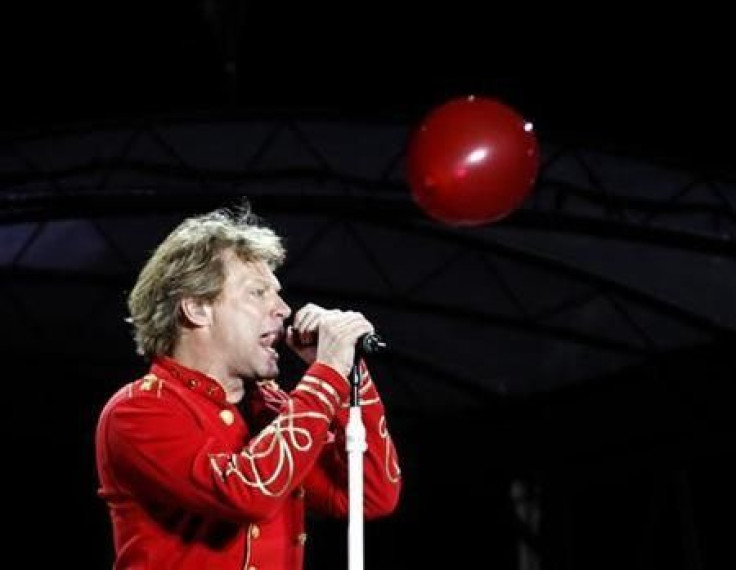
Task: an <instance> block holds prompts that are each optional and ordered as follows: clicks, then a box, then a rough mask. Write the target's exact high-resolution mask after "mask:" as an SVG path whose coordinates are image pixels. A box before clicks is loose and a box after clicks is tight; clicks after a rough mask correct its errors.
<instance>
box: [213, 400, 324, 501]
mask: <svg viewBox="0 0 736 570" xmlns="http://www.w3.org/2000/svg"><path fill="white" fill-rule="evenodd" d="M293 405H294V404H293V400H288V404H287V408H288V411H287V412H284V413H282V414H280V415H279V416H277V417H276V418H275V419H274V420H273V421H272V422H271V423H270V424H269V425H268V426H266V427H265V428H264V429H263V431H261V433H259V434H258V435H257V436H256V437H255V438H253V441H252V442H251V444H250V445H249V446H248V448H247V449H243V450H242V451H241V452H240V453H234V454H231V455H227V454H215V455H212V456H210V462H211V465H212V468H213V469H214V470H215V471H216V472H217V473H218V475H219V476H220V477H221V478H223V479H226V478H227V477H229V476H230V475H235V476H237V477H238V478H239V479H240V480H241V481H242V482H243V483H245V484H246V485H248V486H251V487H255V488H257V489H258V490H259V491H261V493H263V494H264V495H266V496H268V497H280V496H281V495H283V494H284V492H286V491H287V490H288V489H289V488H290V487H291V481H292V478H293V476H294V455H293V454H294V452H295V451H298V452H306V451H309V450H310V449H311V448H312V445H313V443H314V441H313V439H312V434H311V432H310V431H309V430H308V429H306V428H304V427H300V426H299V424H298V423H295V422H296V421H298V420H301V419H318V420H321V421H324V422H325V423H326V424H329V422H330V417H328V416H327V415H325V414H322V413H319V412H312V411H306V412H300V413H294V411H293ZM224 458H227V463H226V465H225V468H224V472H223V471H222V470H221V469H220V468H219V466H218V464H217V460H218V459H220V460H221V459H224ZM274 458H275V465H274V466H273V468H272V472H271V473H270V474H269V473H263V472H262V469H263V467H264V463H266V462H267V461H268V462H269V464H271V462H273V461H274ZM243 463H245V464H247V465H248V467H249V469H247V472H248V473H251V474H252V476H251V477H249V476H247V475H246V474H245V473H244V472H243V469H242V465H243ZM284 473H285V475H286V476H285V482H284V483H283V484H282V485H281V486H280V487H278V488H275V489H274V488H272V487H273V486H274V485H275V484H276V482H277V481H278V480H279V479H280V478H282V477H283V475H284Z"/></svg>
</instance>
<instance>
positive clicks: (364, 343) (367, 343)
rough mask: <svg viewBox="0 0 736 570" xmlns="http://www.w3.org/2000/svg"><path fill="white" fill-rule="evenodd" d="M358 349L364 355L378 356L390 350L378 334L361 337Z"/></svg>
mask: <svg viewBox="0 0 736 570" xmlns="http://www.w3.org/2000/svg"><path fill="white" fill-rule="evenodd" d="M358 348H359V350H360V352H361V353H362V354H366V355H369V354H378V353H379V352H383V351H384V350H386V349H387V348H388V345H387V344H386V342H385V341H384V340H383V339H382V338H381V337H380V336H378V335H377V334H375V333H373V334H365V335H363V336H362V337H360V341H359V342H358Z"/></svg>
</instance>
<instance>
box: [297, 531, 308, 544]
mask: <svg viewBox="0 0 736 570" xmlns="http://www.w3.org/2000/svg"><path fill="white" fill-rule="evenodd" d="M305 542H307V533H306V532H301V533H299V535H298V536H297V537H296V543H297V544H298V545H299V546H304V543H305Z"/></svg>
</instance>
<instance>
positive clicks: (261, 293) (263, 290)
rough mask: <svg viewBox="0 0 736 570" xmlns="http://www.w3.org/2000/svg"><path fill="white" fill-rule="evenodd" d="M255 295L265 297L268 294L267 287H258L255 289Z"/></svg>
mask: <svg viewBox="0 0 736 570" xmlns="http://www.w3.org/2000/svg"><path fill="white" fill-rule="evenodd" d="M253 295H254V296H256V297H263V296H265V295H266V288H265V287H258V288H257V289H253Z"/></svg>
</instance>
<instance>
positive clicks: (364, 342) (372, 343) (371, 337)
mask: <svg viewBox="0 0 736 570" xmlns="http://www.w3.org/2000/svg"><path fill="white" fill-rule="evenodd" d="M295 332H296V331H295ZM294 339H295V342H296V343H298V344H300V345H301V346H305V347H306V346H314V345H316V344H317V338H316V335H315V338H314V340H312V341H311V342H308V343H307V344H303V343H301V341H300V340H299V335H298V334H295V337H294ZM387 349H388V344H386V341H385V340H383V338H381V337H380V336H379V335H377V334H376V333H366V334H364V335H363V336H361V337H359V338H358V340H357V341H356V343H355V355H356V356H372V355H374V354H378V353H380V352H383V351H385V350H387Z"/></svg>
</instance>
